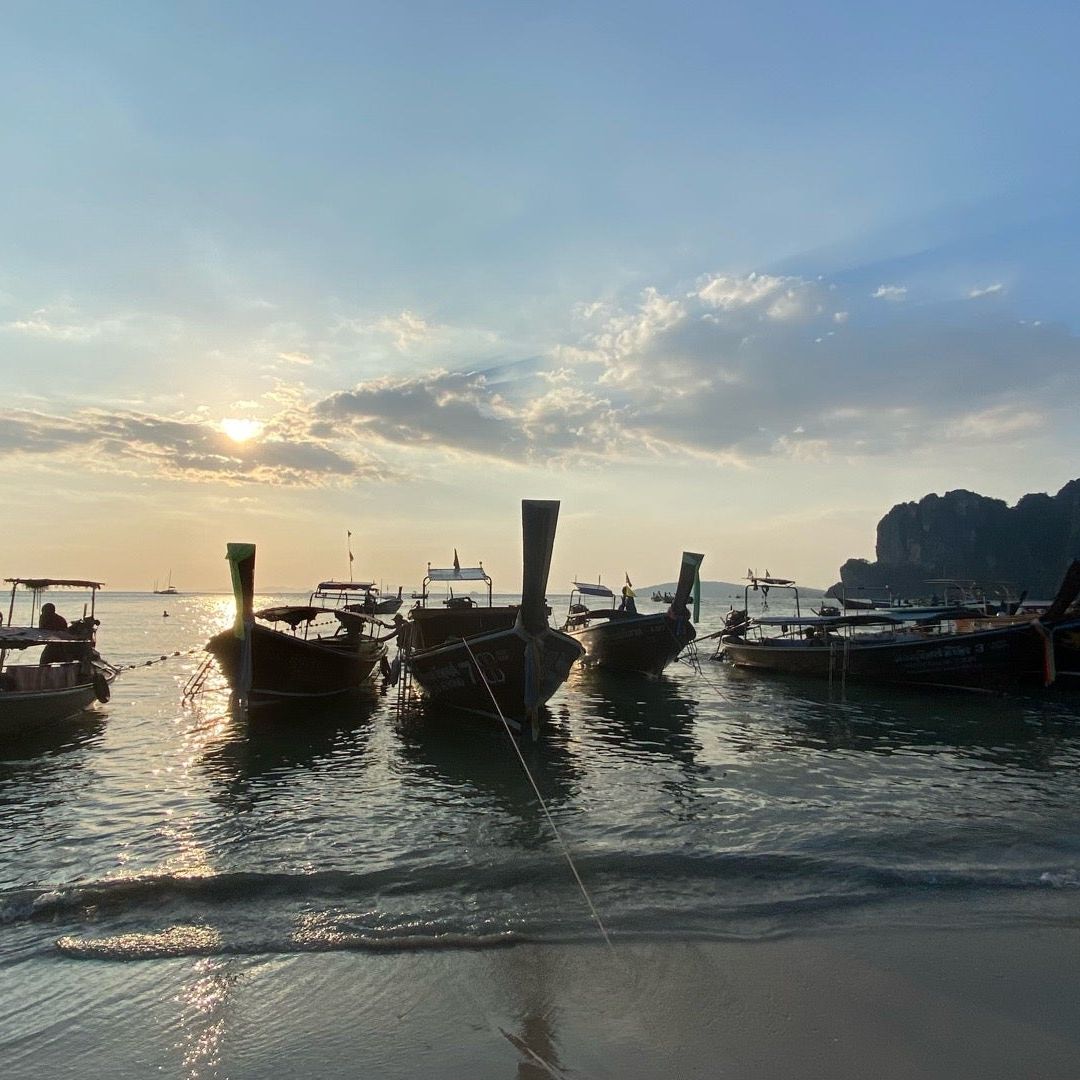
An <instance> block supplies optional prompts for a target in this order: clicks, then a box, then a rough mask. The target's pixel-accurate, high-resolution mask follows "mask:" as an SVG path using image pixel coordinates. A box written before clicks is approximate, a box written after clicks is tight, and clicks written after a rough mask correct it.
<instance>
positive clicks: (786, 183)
mask: <svg viewBox="0 0 1080 1080" xmlns="http://www.w3.org/2000/svg"><path fill="white" fill-rule="evenodd" d="M4 21H5V31H4V34H3V35H0V101H2V102H3V106H2V108H3V113H4V115H3V122H2V124H0V162H2V167H3V174H4V175H3V183H2V184H0V371H2V374H3V376H4V379H3V387H4V392H3V404H2V406H0V410H2V417H0V499H2V500H3V504H4V506H5V508H6V512H7V528H5V530H4V543H3V559H2V565H0V573H2V576H13V575H19V576H30V575H41V576H56V577H64V576H78V577H91V578H96V579H99V580H103V581H105V582H107V583H108V585H109V586H110V587H111V588H117V589H149V588H150V587H152V586H153V584H154V583H155V582H162V583H163V582H164V580H165V579H166V578H167V577H168V575H169V574H170V573H171V574H172V579H173V584H174V585H176V586H177V587H178V588H179V589H181V590H182V591H194V590H202V589H207V590H227V588H228V574H227V567H226V564H225V561H224V552H225V544H226V542H227V541H229V540H247V541H254V542H255V543H256V544H257V545H258V549H259V554H258V569H257V577H258V584H259V585H260V586H262V587H264V588H282V587H288V588H297V589H306V588H309V587H310V586H311V585H313V584H314V583H315V582H316V581H318V580H320V579H324V578H327V577H332V576H339V577H340V576H345V575H347V574H348V570H349V564H348V562H347V547H346V533H347V532H348V531H351V532H352V549H353V551H354V553H355V562H354V564H353V569H354V573H355V575H356V576H357V577H358V578H363V577H370V578H372V579H374V580H376V581H379V582H382V583H385V584H387V585H391V586H394V587H396V585H397V584H405V585H406V587H412V586H415V585H417V584H418V583H419V581H420V579H421V578H422V576H423V574H424V570H425V568H426V566H427V564H428V563H429V562H430V563H431V564H432V565H435V566H440V565H442V566H445V565H449V563H450V562H451V561H452V558H453V552H454V550H455V549H456V550H457V551H458V552H459V553H460V559H461V562H462V564H468V565H472V564H475V563H476V562H478V561H483V564H484V566H485V567H486V568H487V569H488V570H489V572H490V573H491V575H492V577H493V578H494V579H495V588H496V589H497V590H500V589H501V590H503V591H515V590H517V589H518V588H519V586H520V574H521V569H520V509H519V504H520V500H521V499H522V498H544V499H560V500H561V502H562V510H561V517H560V524H559V532H558V536H557V539H556V547H555V555H554V559H553V569H552V586H551V591H558V590H559V589H560V588H562V587H564V586H563V583H564V582H566V583H568V582H569V581H570V580H571V579H572V578H575V577H578V578H581V579H588V580H595V579H596V578H597V577H601V578H602V579H603V580H604V581H606V582H609V583H610V582H615V583H621V581H622V578H623V574H624V573H628V574H629V575H630V577H631V579H632V580H633V581H634V582H635V583H642V584H644V583H655V582H661V581H669V580H672V579H674V578H675V577H677V574H678V565H679V557H680V552H681V551H682V550H684V549H688V550H694V551H699V552H703V553H704V554H705V562H704V565H703V566H702V576H703V577H704V578H707V579H722V580H735V579H737V578H739V577H740V576H741V575H743V574H745V572H746V569H747V568H748V567H753V568H754V569H755V570H763V569H765V568H768V569H769V570H771V571H772V572H773V573H774V574H776V573H782V574H784V575H787V576H791V577H795V578H797V579H798V580H800V581H801V582H802V583H804V584H806V585H814V586H826V585H828V584H831V583H832V582H833V581H835V580H837V578H838V569H839V566H840V564H841V563H842V562H844V561H845V560H846V559H847V558H849V557H867V558H872V557H873V547H874V534H875V527H876V524H877V522H878V520H879V519H880V518H881V516H882V515H883V514H884V513H885V512H887V511H888V510H889V508H890V507H891V506H892V505H893V504H895V503H897V502H901V501H906V500H913V499H918V498H921V497H922V496H923V495H926V494H928V493H930V492H939V493H942V492H945V491H948V490H952V489H955V488H968V489H970V490H974V491H978V492H980V493H982V494H984V495H990V496H994V497H996V498H1000V499H1004V500H1006V501H1007V502H1009V503H1010V504H1011V503H1014V502H1015V501H1016V499H1018V498H1019V497H1020V496H1021V495H1022V494H1024V493H1026V492H1028V491H1049V492H1055V491H1057V490H1058V489H1059V488H1060V487H1061V486H1062V485H1063V484H1064V483H1065V482H1067V481H1068V480H1070V479H1073V478H1075V477H1077V476H1080V423H1078V422H1077V406H1078V403H1080V338H1078V337H1077V333H1078V329H1080V328H1078V325H1077V322H1078V319H1077V306H1076V298H1077V296H1078V295H1080V261H1078V259H1077V251H1078V241H1080V199H1078V198H1077V196H1078V180H1080V124H1078V121H1077V118H1076V108H1075V103H1076V101H1077V100H1080V65H1077V64H1076V62H1075V56H1074V53H1075V42H1076V41H1077V40H1078V39H1080V9H1074V8H1071V7H1070V6H1069V5H1062V4H1060V3H1055V4H1052V5H1050V4H1041V3H1025V4H1018V3H1017V4H996V5H985V4H960V3H947V2H946V3H935V4H933V5H931V4H923V3H911V4H905V5H902V6H897V5H855V4H850V3H836V2H824V3H821V4H818V5H812V6H808V5H801V4H798V5H797V4H776V3H759V4H754V5H746V4H733V3H727V2H723V0H710V2H709V3H700V4H699V3H682V4H660V3H636V2H632V0H631V2H626V0H623V2H620V3H618V4H615V3H590V2H587V0H586V2H580V0H579V2H575V3H573V4H562V3H551V2H549V3H546V4H537V3H531V2H521V3H513V4H508V3H505V2H502V3H460V4H447V3H423V2H421V3H363V2H353V3H336V2H324V3H312V4H307V5H298V4H284V3H275V2H266V0H261V2H259V3H244V2H236V3H229V4H220V3H202V2H188V3H185V4H182V5H181V4H160V3H148V4H142V5H131V4H119V3H109V2H107V0H98V2H95V3H45V4H42V3H40V2H35V3H21V2H14V3H12V2H9V3H7V4H5V19H4Z"/></svg>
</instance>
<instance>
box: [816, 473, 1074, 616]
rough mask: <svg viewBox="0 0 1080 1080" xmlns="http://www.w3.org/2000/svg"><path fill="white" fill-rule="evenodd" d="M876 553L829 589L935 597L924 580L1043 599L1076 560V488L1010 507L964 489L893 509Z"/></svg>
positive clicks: (851, 562) (850, 564)
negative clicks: (1003, 586) (1000, 588)
mask: <svg viewBox="0 0 1080 1080" xmlns="http://www.w3.org/2000/svg"><path fill="white" fill-rule="evenodd" d="M875 553H876V555H877V561H876V562H869V561H868V560H866V559H848V561H847V562H846V563H844V565H843V566H842V567H841V568H840V582H839V583H838V584H837V585H834V586H833V587H832V588H833V589H835V590H839V589H841V588H844V589H846V590H847V591H848V593H849V594H850V593H858V592H866V591H871V590H878V591H882V590H885V589H889V590H891V591H892V593H893V594H894V595H896V596H903V597H921V596H925V595H927V593H928V592H932V591H933V586H928V585H927V580H928V579H933V578H952V579H955V580H965V581H977V582H979V583H980V584H982V585H983V587H984V588H986V587H990V586H993V585H994V584H995V583H1008V584H1009V585H1011V586H1012V587H1013V588H1014V589H1016V590H1021V589H1027V590H1029V593H1030V595H1031V596H1032V597H1035V598H1038V599H1047V598H1049V597H1052V596H1053V595H1054V594H1055V593H1056V592H1057V588H1058V585H1060V583H1061V579H1062V576H1063V575H1064V573H1065V570H1066V568H1067V567H1068V565H1069V562H1070V561H1071V560H1072V559H1074V558H1077V557H1080V480H1071V481H1069V483H1067V484H1066V485H1065V486H1064V487H1063V488H1062V489H1061V490H1060V491H1059V492H1058V493H1057V494H1056V495H1047V494H1046V493H1044V492H1039V493H1036V494H1031V495H1025V496H1024V497H1023V498H1022V499H1021V500H1020V501H1019V502H1018V503H1017V504H1016V505H1015V506H1009V505H1008V504H1007V503H1005V502H1004V501H1003V500H1001V499H991V498H988V497H987V496H985V495H979V494H976V493H975V492H974V491H964V490H962V489H961V490H957V491H948V492H946V493H945V494H944V495H926V496H925V497H923V498H922V499H920V500H919V501H918V502H907V503H899V504H898V505H896V506H894V507H893V508H892V509H891V510H890V511H889V512H888V513H887V514H886V515H885V516H884V517H883V518H882V519H881V521H879V522H878V527H877V545H876V552H875ZM830 591H832V590H830Z"/></svg>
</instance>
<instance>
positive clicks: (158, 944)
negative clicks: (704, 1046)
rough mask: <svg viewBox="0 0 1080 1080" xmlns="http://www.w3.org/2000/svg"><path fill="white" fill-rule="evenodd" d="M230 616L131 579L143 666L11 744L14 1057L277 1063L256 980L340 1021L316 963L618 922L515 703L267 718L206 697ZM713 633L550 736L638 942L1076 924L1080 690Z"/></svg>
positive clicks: (213, 1065)
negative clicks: (805, 677)
mask: <svg viewBox="0 0 1080 1080" xmlns="http://www.w3.org/2000/svg"><path fill="white" fill-rule="evenodd" d="M280 599H288V598H281V597H264V598H260V603H261V602H262V601H263V600H265V601H266V602H271V601H276V600H280ZM62 601H63V598H58V607H59V608H60V610H62V611H64V610H65V606H64V604H63V602H62ZM163 603H164V606H165V607H167V608H168V611H169V613H170V617H169V618H163V617H162V608H163ZM551 603H552V607H553V609H554V610H555V612H556V615H557V616H558V615H561V613H562V612H563V611H565V605H566V599H565V598H564V597H552V598H551ZM655 607H656V605H651V604H649V603H648V602H645V603H643V604H641V608H642V610H653V609H654V608H655ZM727 607H728V602H727V601H724V602H722V603H721V602H719V601H714V602H712V603H706V604H705V605H704V606H703V612H702V618H701V623H700V632H701V633H702V634H705V633H708V632H710V631H711V630H714V629H716V628H718V627H719V626H720V624H721V620H722V617H723V613H724V612H725V611H726V610H727ZM70 613H71V612H69V614H70ZM231 613H232V600H231V598H230V597H226V596H176V597H157V596H143V595H135V594H108V593H106V594H103V595H102V597H101V598H100V603H99V607H98V614H99V616H100V617H101V619H102V626H101V631H100V638H99V647H100V650H101V652H102V654H103V655H104V656H105V657H106V658H108V659H109V660H111V661H112V662H114V663H117V664H124V665H140V666H135V667H132V668H130V669H129V670H125V671H124V672H123V674H122V675H121V677H120V678H119V679H118V680H117V682H116V683H115V684H114V686H113V693H112V700H111V701H110V702H109V704H108V705H107V706H98V708H97V710H96V711H95V712H93V713H90V714H88V715H87V717H86V718H85V719H83V720H80V721H78V722H75V723H73V724H71V725H70V726H69V727H67V728H65V729H64V730H63V731H62V732H61V733H59V734H56V735H52V736H49V737H48V738H45V739H39V740H33V741H26V742H23V743H19V744H17V745H8V746H6V747H3V748H0V1052H2V1055H3V1056H2V1058H0V1060H3V1061H4V1062H5V1066H4V1072H5V1075H8V1076H18V1077H23V1076H27V1077H28V1076H37V1075H46V1074H48V1073H51V1074H52V1075H59V1074H63V1072H64V1070H65V1069H67V1070H68V1072H69V1074H70V1075H73V1076H74V1075H80V1076H93V1075H104V1073H100V1072H98V1071H96V1070H95V1069H94V1068H93V1067H92V1064H88V1063H92V1062H93V1060H94V1055H95V1054H97V1053H100V1050H101V1045H100V1043H101V1036H100V1032H101V1030H103V1026H104V1027H107V1029H108V1031H109V1040H110V1055H111V1056H110V1058H109V1060H110V1063H111V1064H110V1068H111V1069H112V1070H114V1071H113V1072H112V1073H111V1075H116V1074H117V1073H116V1071H115V1070H117V1068H118V1066H117V1062H123V1061H125V1060H126V1061H128V1064H129V1066H130V1067H129V1069H128V1071H127V1074H128V1075H133V1076H139V1075H149V1074H151V1073H153V1074H155V1075H178V1076H193V1077H194V1076H217V1075H235V1076H261V1075H274V1071H273V1062H272V1060H271V1061H269V1064H268V1063H267V1060H260V1061H249V1062H247V1063H245V1062H244V1061H243V1060H240V1061H238V1060H236V1059H235V1058H233V1059H231V1060H230V1062H229V1067H228V1068H227V1069H226V1068H225V1067H224V1066H223V1065H222V1064H221V1062H222V1060H223V1058H222V1054H223V1052H224V1051H223V1049H222V1047H223V1045H224V1044H226V1043H227V1042H228V1039H229V1038H230V1037H231V1036H230V1032H232V1031H233V1030H234V1029H235V1027H236V1026H237V1025H240V1026H242V1025H243V1024H244V1023H254V1022H255V1021H254V1020H253V1019H252V1018H251V1016H250V1015H247V1014H245V1013H244V1010H243V1009H242V1008H240V1007H239V1006H238V1005H237V1003H236V1001H235V998H234V997H233V996H232V995H233V994H234V991H233V989H231V988H233V987H234V986H235V985H236V984H237V982H238V981H246V984H247V985H259V984H260V980H262V985H264V986H265V987H266V991H265V993H266V996H264V997H263V998H262V999H261V1001H262V1009H263V1014H262V1015H261V1016H260V1020H259V1022H260V1023H264V1024H267V1025H268V1026H269V1028H271V1029H272V1028H273V1026H274V1021H273V1017H272V1016H270V1017H268V1016H267V1015H265V1013H266V1012H267V1011H269V1012H270V1013H272V1012H273V1002H274V1000H275V996H274V995H275V994H276V995H279V996H281V995H284V993H285V991H284V990H283V989H282V987H283V986H287V985H289V984H290V981H291V983H292V991H291V992H294V993H297V994H299V993H301V991H300V990H298V989H297V986H302V987H303V991H302V996H303V1000H304V1001H306V1002H307V1003H308V1004H307V1008H308V1009H309V1012H310V1015H309V1017H308V1021H307V1023H308V1024H309V1026H310V1024H311V1023H314V1020H315V1019H316V1018H317V1016H318V1014H319V1012H320V1010H322V1009H324V1008H331V1007H332V1005H333V1001H332V1000H331V999H332V997H333V995H335V994H337V993H338V992H339V990H340V987H341V986H342V985H344V984H343V983H341V982H334V981H331V983H330V985H329V986H328V985H327V984H325V983H320V982H319V980H318V979H317V978H316V977H315V975H314V972H316V971H322V972H324V973H326V972H332V971H334V970H336V969H335V968H334V967H333V962H334V959H333V958H338V960H339V961H340V958H342V957H348V958H350V961H349V962H350V963H354V964H355V968H354V970H353V974H352V975H350V976H349V978H350V979H356V978H358V977H359V976H358V974H357V972H359V971H366V970H369V967H368V965H370V964H374V963H375V962H376V961H377V962H378V963H380V964H385V963H386V962H387V961H386V958H387V957H391V958H393V964H394V965H399V967H397V968H391V969H390V970H404V967H402V966H403V965H407V964H408V962H409V958H410V957H412V956H415V955H416V954H417V953H418V952H425V951H429V950H430V951H434V950H451V949H477V948H481V949H495V948H497V947H500V946H505V945H510V944H515V943H530V942H531V943H552V944H566V943H577V942H584V943H589V942H597V943H601V941H602V939H601V937H600V931H599V929H598V926H597V923H596V920H595V919H594V917H593V915H592V913H591V912H590V910H589V907H588V905H587V904H586V902H585V900H584V898H583V896H582V894H581V892H580V890H579V889H578V886H577V884H576V882H575V879H574V876H573V874H572V873H571V871H570V869H569V867H568V864H567V861H566V858H565V855H564V852H563V848H562V846H561V845H560V843H559V841H558V840H557V838H556V837H555V835H554V834H553V831H552V828H551V826H550V825H549V823H548V820H547V819H546V817H545V816H544V814H543V812H542V810H541V809H540V807H539V806H538V803H537V800H536V797H535V794H534V792H533V790H532V788H531V786H530V784H529V782H528V780H527V777H526V776H525V774H524V771H523V769H522V767H521V764H520V763H519V761H518V758H517V756H516V755H515V753H514V751H513V748H512V746H511V745H510V743H509V741H508V739H507V737H506V735H505V734H504V733H503V731H502V730H501V729H500V727H499V726H498V725H497V724H496V723H488V722H485V721H483V720H478V719H468V718H460V717H457V716H438V715H431V714H422V715H419V716H415V715H414V716H408V717H402V716H400V715H399V714H398V712H397V711H396V709H395V707H394V706H395V696H394V691H390V692H389V693H388V694H387V695H385V696H379V695H378V694H377V693H374V692H373V693H372V695H371V696H370V698H367V699H364V700H360V701H356V702H351V703H349V704H348V705H347V706H343V707H340V708H335V709H333V710H327V709H322V710H320V711H319V712H318V713H315V714H312V715H311V716H309V717H305V718H304V721H303V722H302V723H296V724H292V725H288V724H279V725H270V726H266V727H261V728H258V729H251V728H249V727H248V726H247V725H246V724H245V723H244V722H243V721H242V720H241V719H239V718H236V717H234V716H232V715H231V714H230V710H229V703H228V698H227V696H225V695H223V694H220V693H209V694H204V695H202V696H200V697H199V698H198V699H197V700H196V701H195V703H194V704H191V705H183V704H182V703H181V691H182V688H183V686H184V684H185V682H186V681H187V679H188V677H189V676H190V674H191V673H192V671H193V670H194V669H195V668H196V667H197V666H198V664H199V663H200V661H201V653H200V652H199V651H198V650H199V649H200V648H201V645H202V644H203V643H204V642H205V641H206V639H207V638H208V637H209V636H210V635H211V634H212V633H213V632H215V631H216V630H218V629H220V628H221V627H222V626H223V625H224V624H226V623H227V622H228V621H229V620H230V619H231ZM176 652H179V653H180V654H181V655H179V656H172V655H171V654H173V653H176ZM711 652H712V643H705V644H704V645H703V646H702V647H701V649H700V651H699V653H698V657H697V660H698V662H697V664H693V663H679V664H677V665H674V666H673V667H672V668H671V669H670V674H669V675H668V676H666V677H665V678H663V679H662V680H660V681H654V682H650V681H646V680H644V679H640V680H639V679H634V678H626V677H614V676H601V675H598V674H587V673H583V672H575V674H574V675H573V676H572V678H571V680H570V682H569V683H568V684H567V685H566V686H565V687H564V688H563V689H562V690H561V691H560V692H559V693H558V694H557V695H556V697H555V698H554V699H553V701H552V703H551V707H550V721H549V726H548V729H547V731H546V733H545V734H544V736H543V738H542V740H541V742H540V743H539V744H536V745H533V744H531V743H525V744H523V746H522V749H523V753H524V757H525V761H526V763H527V765H528V768H529V770H530V771H531V773H532V775H533V777H534V778H535V781H536V783H537V785H538V787H539V789H540V791H541V793H542V795H543V798H544V800H545V802H546V805H547V808H548V810H549V811H550V814H551V817H552V819H553V821H554V823H555V824H556V826H557V827H558V829H559V832H560V835H561V837H562V840H563V842H564V843H565V845H566V848H567V849H568V850H569V852H570V853H571V854H572V856H573V859H574V862H575V865H576V867H577V869H578V872H579V873H580V875H581V878H582V880H583V881H584V883H585V885H586V887H587V889H588V890H589V893H590V895H591V898H592V902H593V904H594V905H595V909H596V912H597V913H598V915H599V918H600V920H601V921H602V922H603V925H604V927H605V928H606V930H607V932H608V933H609V934H610V936H611V939H612V942H613V943H614V945H615V947H616V948H618V946H619V945H620V943H633V942H642V941H653V942H655V941H672V942H676V941H686V940H702V939H710V940H721V941H722V940H730V939H760V938H767V937H772V936H777V935H800V934H806V933H809V932H818V931H820V930H822V929H826V930H827V929H828V928H830V927H837V926H853V925H868V926H873V925H883V926H898V925H899V926H904V925H908V926H921V925H930V924H931V923H932V924H933V925H935V926H937V925H941V924H942V922H943V921H944V922H946V923H947V922H950V921H952V922H953V923H954V924H955V925H957V926H966V927H970V926H980V925H982V926H988V927H993V926H1004V925H1015V924H1018V923H1023V924H1026V925H1042V926H1047V927H1053V926H1056V925H1060V924H1063V923H1064V922H1067V921H1074V920H1075V911H1076V906H1077V902H1078V901H1080V798H1078V781H1077V775H1078V767H1080V694H1076V695H1074V696H1071V697H1070V696H1068V695H1066V694H1063V693H1056V694H1051V695H1048V696H1045V697H1044V696H1035V695H1032V696H1023V697H1020V696H1017V697H1002V696H988V695H978V694H965V693H945V692H940V693H934V692H914V691H913V692H899V691H881V690H876V689H865V688H857V687H853V686H848V687H847V688H846V691H845V692H841V689H840V688H839V687H834V688H831V689H830V687H829V686H827V685H825V684H816V683H812V682H791V681H782V680H778V679H768V678H763V677H760V676H748V675H745V674H742V673H739V672H735V671H732V670H730V669H729V668H727V667H726V666H724V665H721V664H719V663H715V662H713V661H712V660H711V658H710V657H711ZM162 655H166V656H169V659H168V660H166V661H164V662H160V663H156V664H153V665H151V666H141V665H143V664H144V662H145V661H146V660H147V659H150V658H155V657H159V656H162ZM313 956H317V957H323V958H324V959H323V961H322V964H323V966H318V965H315V966H311V965H306V964H301V963H300V960H301V959H302V958H310V957H313ZM358 958H359V959H358ZM365 958H366V959H365ZM370 970H372V971H373V970H375V969H374V968H373V967H371V968H370ZM326 977H327V978H331V976H330V975H327V976H326ZM334 978H339V979H340V978H341V976H340V974H339V976H334ZM305 980H309V983H310V984H309V983H308V982H305ZM335 987H336V988H338V989H335ZM429 989H430V987H429ZM416 992H417V993H418V994H420V993H421V992H422V991H421V990H417V991H416ZM255 997H256V998H257V997H258V995H257V994H256V995H255ZM282 1022H283V1023H284V1021H282ZM358 1022H359V1021H358ZM95 1031H96V1032H98V1034H97V1035H95ZM373 1038H374V1036H373ZM126 1043H129V1044H130V1045H129V1047H128V1050H129V1051H130V1052H129V1053H128V1054H127V1056H125V1045H126ZM328 1052H329V1053H335V1052H338V1053H345V1051H343V1050H339V1051H334V1050H333V1048H332V1047H331V1049H330V1050H329V1051H328ZM388 1054H389V1051H388ZM270 1057H271V1058H272V1054H271V1055H270ZM388 1060H389V1058H388ZM339 1064H340V1062H339ZM46 1066H47V1067H46ZM433 1071H434V1072H435V1074H438V1070H437V1069H436V1070H433ZM119 1072H120V1073H124V1072H125V1070H124V1068H119ZM331 1074H332V1075H338V1074H339V1072H338V1071H335V1070H334V1069H329V1070H328V1071H327V1072H326V1073H324V1075H331ZM340 1074H341V1075H348V1074H349V1072H348V1070H347V1069H346V1068H345V1067H344V1065H342V1068H341V1069H340ZM387 1074H389V1073H387ZM401 1075H408V1072H407V1071H403V1072H402V1073H401ZM446 1075H451V1073H449V1072H448V1073H446ZM511 1075H513V1073H511ZM521 1075H532V1074H527V1073H522V1074H521ZM537 1075H542V1074H540V1073H537Z"/></svg>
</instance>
